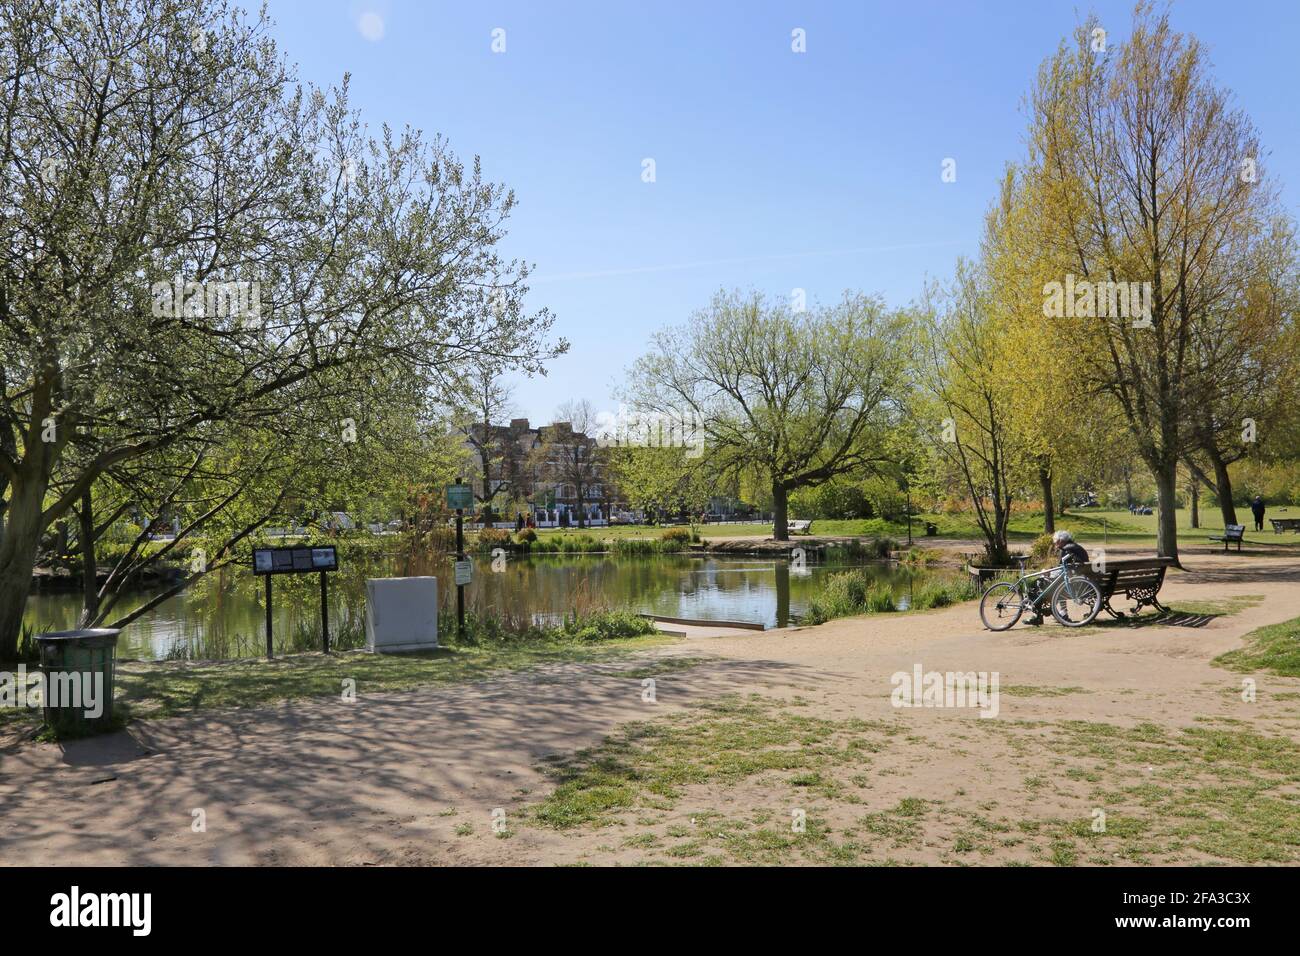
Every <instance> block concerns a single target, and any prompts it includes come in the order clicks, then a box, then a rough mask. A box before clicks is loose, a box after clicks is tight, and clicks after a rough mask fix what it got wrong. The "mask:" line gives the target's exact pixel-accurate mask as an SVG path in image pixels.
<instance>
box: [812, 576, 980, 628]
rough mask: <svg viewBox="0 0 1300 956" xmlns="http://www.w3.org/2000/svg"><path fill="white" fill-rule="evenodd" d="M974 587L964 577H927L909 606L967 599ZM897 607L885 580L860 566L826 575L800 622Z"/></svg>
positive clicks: (819, 621)
mask: <svg viewBox="0 0 1300 956" xmlns="http://www.w3.org/2000/svg"><path fill="white" fill-rule="evenodd" d="M976 590H977V589H976V587H975V585H974V583H973V582H971V581H969V580H964V579H961V580H956V581H941V580H935V581H929V582H926V583H925V584H923V585H922V586H920V587H918V588H916V589H915V590H914V593H913V599H912V604H911V609H912V610H914V611H923V610H926V609H927V608H935V607H947V606H949V605H950V604H957V603H960V602H962V601H968V600H971V599H972V598H974V597H975V596H976V593H975V592H976ZM898 609H899V608H898V602H897V601H896V600H895V598H894V592H893V589H892V588H891V587H890V586H889V585H888V584H886V583H884V582H878V581H874V580H873V579H872V578H871V577H870V576H869V575H867V574H866V573H865V572H863V571H861V570H853V571H844V572H841V573H839V574H832V575H829V576H828V577H827V579H826V583H825V585H824V586H823V587H822V590H821V592H820V593H819V594H818V595H817V596H816V597H814V598H813V599H812V600H811V601H809V602H808V611H807V613H806V614H805V615H804V618H803V621H802V623H804V624H822V623H824V622H826V621H829V620H832V619H834V618H837V617H853V616H855V615H858V614H888V613H892V612H894V611H897V610H898Z"/></svg>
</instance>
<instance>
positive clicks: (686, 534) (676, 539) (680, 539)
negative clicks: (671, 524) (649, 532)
mask: <svg viewBox="0 0 1300 956" xmlns="http://www.w3.org/2000/svg"><path fill="white" fill-rule="evenodd" d="M659 540H660V541H662V542H664V543H665V544H670V543H671V544H676V545H682V546H685V545H688V544H690V543H691V532H690V529H689V528H669V529H668V530H667V531H665V532H664V533H663V534H662V535H660V536H659Z"/></svg>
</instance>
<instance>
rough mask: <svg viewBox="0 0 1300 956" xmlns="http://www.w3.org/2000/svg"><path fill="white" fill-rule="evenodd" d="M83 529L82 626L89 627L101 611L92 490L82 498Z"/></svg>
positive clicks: (81, 533) (79, 538) (79, 535)
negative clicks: (91, 498)
mask: <svg viewBox="0 0 1300 956" xmlns="http://www.w3.org/2000/svg"><path fill="white" fill-rule="evenodd" d="M80 519H81V528H80V531H79V532H78V543H79V544H80V545H81V588H82V595H83V597H82V606H81V626H82V627H89V626H90V622H91V621H93V620H94V619H95V614H96V613H97V612H98V611H99V582H98V580H97V578H98V571H99V565H98V564H97V563H96V561H95V508H94V505H93V503H92V502H91V500H90V489H89V488H87V489H86V491H85V493H84V494H82V496H81V514H80Z"/></svg>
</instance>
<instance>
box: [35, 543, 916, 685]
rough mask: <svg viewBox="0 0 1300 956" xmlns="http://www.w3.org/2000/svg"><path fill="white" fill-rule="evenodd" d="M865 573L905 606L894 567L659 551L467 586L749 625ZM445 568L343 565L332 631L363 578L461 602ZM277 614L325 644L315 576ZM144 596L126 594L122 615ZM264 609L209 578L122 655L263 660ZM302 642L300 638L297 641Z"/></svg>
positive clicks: (296, 581) (126, 635) (124, 644)
mask: <svg viewBox="0 0 1300 956" xmlns="http://www.w3.org/2000/svg"><path fill="white" fill-rule="evenodd" d="M850 566H852V567H862V568H864V569H865V570H866V571H867V573H868V574H870V575H871V576H872V577H873V578H875V579H876V580H878V581H885V582H888V583H889V584H890V585H891V586H892V587H893V589H894V592H895V594H896V595H898V596H899V597H900V598H902V599H903V600H906V597H907V594H908V582H909V572H908V571H907V570H905V569H901V568H899V567H898V566H897V565H895V564H889V563H877V564H867V565H863V564H861V563H857V562H855V563H853V564H852V565H848V564H826V565H811V566H809V567H808V568H806V569H792V568H791V566H790V563H789V562H788V561H784V560H773V559H760V558H743V557H707V556H697V555H661V556H655V557H631V556H623V557H617V556H614V555H568V556H561V555H538V556H531V557H529V556H511V558H510V560H509V561H507V562H506V564H505V567H504V568H503V569H502V570H499V571H493V570H492V560H491V559H490V558H487V557H482V558H475V567H474V582H473V584H471V585H470V586H469V587H468V588H467V589H466V603H467V606H468V607H470V608H471V609H476V610H479V611H492V612H495V613H498V614H504V615H506V616H508V617H513V618H514V619H516V620H520V619H526V618H531V619H533V620H535V621H556V620H559V619H560V618H561V617H562V616H563V615H565V614H567V613H570V612H571V611H574V610H575V609H576V610H578V611H583V610H589V609H593V608H598V607H610V608H628V609H630V610H633V611H638V612H644V613H649V614H658V615H663V616H666V617H683V618H696V619H703V620H729V621H747V622H753V623H757V624H763V625H765V626H767V627H784V626H786V625H787V624H790V623H793V622H796V621H797V620H798V619H799V617H800V615H801V614H803V613H804V611H805V610H806V609H807V606H808V601H809V599H810V598H811V597H812V596H813V595H814V594H815V593H816V592H817V590H819V588H820V586H821V582H822V580H823V577H824V575H826V574H828V573H833V572H834V571H838V570H844V569H845V568H846V567H850ZM450 572H451V567H450V564H449V563H448V564H444V565H442V566H441V567H438V566H435V567H422V568H412V567H410V566H409V565H408V564H407V562H406V561H405V560H404V559H402V558H400V557H398V556H397V555H389V556H372V557H371V558H369V559H368V560H365V561H353V562H344V566H343V567H342V568H341V569H340V570H339V571H337V572H335V573H331V574H330V575H329V587H330V613H329V618H330V632H331V634H338V633H339V632H340V631H343V630H347V629H355V628H363V627H364V613H365V580H366V578H370V577H387V576H395V575H403V574H412V573H416V574H429V573H432V574H435V575H436V576H437V577H438V579H439V601H441V602H442V603H443V604H444V606H445V605H446V604H447V603H448V602H452V603H454V600H455V589H454V587H450V586H448V587H444V586H443V583H442V582H444V581H446V582H448V584H450V582H451V580H452V577H451V573H450ZM274 588H275V591H274V598H273V601H272V619H273V625H274V628H273V630H274V632H275V644H276V649H277V652H283V651H284V650H286V649H293V648H294V647H295V646H297V647H303V646H319V643H320V641H319V635H320V626H321V623H320V579H319V576H318V575H316V574H304V575H279V576H277V577H276V578H275V584H274ZM147 597H148V596H147V595H143V594H142V595H138V596H134V597H133V598H124V599H123V603H122V604H121V605H119V608H120V609H121V610H122V611H123V612H125V610H126V609H128V608H130V607H138V606H139V605H140V604H143V603H144V601H145V600H146V599H147ZM80 608H81V601H80V598H79V596H78V595H76V594H66V593H45V594H33V595H32V596H31V599H30V600H29V602H28V607H27V615H26V620H27V623H28V624H29V625H30V626H31V627H33V628H35V629H36V630H37V631H46V630H60V629H63V628H69V627H73V626H75V624H76V619H77V615H78V613H79V612H80ZM265 622H266V604H265V592H264V587H263V579H261V578H254V577H253V575H252V573H251V572H250V571H249V570H247V569H246V568H238V569H235V568H233V567H230V568H225V569H222V571H220V572H214V573H213V574H212V575H209V576H208V577H207V578H205V579H204V580H203V581H200V582H198V583H197V584H196V585H195V586H194V587H193V588H191V589H190V590H188V591H186V592H183V593H182V594H180V595H178V596H177V597H174V598H172V599H170V600H168V601H166V602H165V603H163V604H161V605H159V606H158V607H157V608H156V609H154V610H153V611H152V612H150V613H148V614H146V615H145V616H143V617H141V618H140V619H139V620H137V621H136V622H134V623H133V624H131V625H130V626H128V627H127V628H126V629H125V630H124V631H123V632H122V638H121V642H120V643H119V645H118V655H119V657H124V658H139V659H145V660H157V659H162V658H166V657H194V658H226V657H241V656H254V655H258V654H263V653H265V648H266V636H265V635H266V623H265ZM295 638H296V643H295Z"/></svg>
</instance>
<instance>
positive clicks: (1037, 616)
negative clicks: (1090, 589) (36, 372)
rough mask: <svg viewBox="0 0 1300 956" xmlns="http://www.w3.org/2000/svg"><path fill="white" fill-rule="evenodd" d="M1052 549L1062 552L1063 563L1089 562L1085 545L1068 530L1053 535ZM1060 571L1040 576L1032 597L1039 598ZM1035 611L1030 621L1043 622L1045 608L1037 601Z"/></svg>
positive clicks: (1031, 622) (1034, 622)
mask: <svg viewBox="0 0 1300 956" xmlns="http://www.w3.org/2000/svg"><path fill="white" fill-rule="evenodd" d="M1052 550H1053V551H1057V552H1060V555H1061V561H1062V563H1064V562H1066V561H1069V562H1071V563H1072V564H1076V565H1079V564H1087V563H1088V552H1087V550H1086V549H1085V548H1084V546H1083V545H1081V544H1079V542H1077V541H1075V540H1074V535H1072V534H1070V532H1068V531H1058V532H1056V534H1054V535H1052ZM1058 573H1059V572H1057V571H1053V572H1052V573H1051V574H1049V575H1047V577H1045V578H1039V579H1038V581H1037V582H1036V584H1037V586H1036V587H1035V589H1034V591H1033V592H1032V594H1031V597H1034V598H1037V596H1038V595H1039V594H1041V593H1042V592H1043V591H1045V590H1047V586H1048V585H1049V584H1051V583H1052V579H1053V578H1055V577H1056V575H1057V574H1058ZM1033 611H1034V616H1033V617H1031V618H1030V619H1029V623H1030V624H1042V623H1043V609H1042V608H1041V607H1039V605H1038V604H1037V602H1035V604H1034V607H1033Z"/></svg>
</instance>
